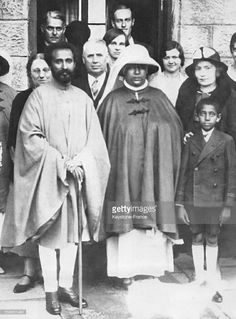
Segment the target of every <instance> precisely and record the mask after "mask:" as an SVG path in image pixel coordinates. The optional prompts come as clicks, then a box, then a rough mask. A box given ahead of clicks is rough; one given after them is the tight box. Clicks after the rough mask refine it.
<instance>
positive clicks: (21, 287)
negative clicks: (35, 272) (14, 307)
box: [13, 275, 36, 294]
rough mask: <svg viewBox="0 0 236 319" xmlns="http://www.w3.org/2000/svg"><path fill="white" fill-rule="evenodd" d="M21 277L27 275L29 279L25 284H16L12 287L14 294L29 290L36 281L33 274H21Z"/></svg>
mask: <svg viewBox="0 0 236 319" xmlns="http://www.w3.org/2000/svg"><path fill="white" fill-rule="evenodd" d="M22 277H27V278H28V279H29V281H28V284H25V285H22V284H16V285H15V287H14V289H13V292H14V293H15V294H18V293H21V292H25V291H27V290H29V289H30V288H32V287H34V284H35V281H36V278H35V276H29V275H23V276H22Z"/></svg>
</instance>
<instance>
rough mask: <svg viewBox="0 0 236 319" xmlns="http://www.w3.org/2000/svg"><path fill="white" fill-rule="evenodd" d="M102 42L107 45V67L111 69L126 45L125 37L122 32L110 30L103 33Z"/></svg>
mask: <svg viewBox="0 0 236 319" xmlns="http://www.w3.org/2000/svg"><path fill="white" fill-rule="evenodd" d="M103 40H104V41H105V42H106V45H107V49H108V53H109V58H110V60H109V65H110V67H111V66H112V65H113V64H114V62H115V61H116V60H117V58H118V57H119V56H120V54H121V52H122V51H123V50H124V48H125V47H126V46H127V45H128V42H127V39H126V35H125V34H124V32H123V31H122V30H119V29H113V28H112V29H110V30H108V31H107V32H106V33H105V35H104V37H103Z"/></svg>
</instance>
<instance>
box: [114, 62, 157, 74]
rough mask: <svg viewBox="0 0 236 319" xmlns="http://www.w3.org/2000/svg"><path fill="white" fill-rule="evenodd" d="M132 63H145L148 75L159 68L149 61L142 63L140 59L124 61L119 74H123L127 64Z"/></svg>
mask: <svg viewBox="0 0 236 319" xmlns="http://www.w3.org/2000/svg"><path fill="white" fill-rule="evenodd" d="M132 64H140V65H146V66H147V67H148V75H150V74H152V73H155V72H157V71H158V70H159V67H158V66H157V65H156V64H151V63H143V62H140V61H132V62H130V63H126V64H125V65H124V66H123V68H122V69H121V70H120V72H119V75H122V76H124V71H125V68H126V67H127V65H132Z"/></svg>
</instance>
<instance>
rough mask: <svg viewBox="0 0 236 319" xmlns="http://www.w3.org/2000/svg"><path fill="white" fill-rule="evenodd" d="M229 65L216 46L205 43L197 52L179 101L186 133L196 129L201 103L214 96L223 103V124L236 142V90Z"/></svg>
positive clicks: (180, 113)
mask: <svg viewBox="0 0 236 319" xmlns="http://www.w3.org/2000/svg"><path fill="white" fill-rule="evenodd" d="M227 68H228V67H227V66H226V64H224V63H223V62H221V60H220V56H219V54H218V52H217V51H216V50H214V49H213V48H209V47H201V48H199V49H197V50H196V51H195V52H194V54H193V62H192V64H191V65H189V66H188V67H187V68H186V69H185V72H186V74H187V75H188V76H189V78H188V79H187V80H186V81H185V82H184V83H183V84H182V86H181V87H180V90H179V95H178V98H177V102H176V110H177V112H178V114H179V116H180V119H181V121H182V124H183V127H184V131H185V133H187V134H189V133H190V134H191V133H194V132H195V131H196V129H197V128H198V121H197V117H196V116H195V115H196V114H195V108H196V105H197V103H198V102H199V101H200V100H201V99H202V98H207V97H211V99H213V100H216V101H217V102H218V103H219V104H220V108H221V114H222V120H221V124H220V127H219V128H220V129H221V130H223V131H225V132H226V133H228V134H229V135H232V137H233V138H234V141H235V142H236V108H235V104H236V92H235V91H234V90H233V89H232V87H231V83H230V80H229V77H228V75H227V73H226V72H227Z"/></svg>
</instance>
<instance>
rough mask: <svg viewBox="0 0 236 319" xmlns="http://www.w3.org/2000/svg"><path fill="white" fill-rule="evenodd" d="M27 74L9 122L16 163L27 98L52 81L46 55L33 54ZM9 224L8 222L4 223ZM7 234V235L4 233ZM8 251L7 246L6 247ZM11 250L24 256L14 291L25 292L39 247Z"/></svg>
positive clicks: (10, 208) (34, 276)
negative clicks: (16, 150)
mask: <svg viewBox="0 0 236 319" xmlns="http://www.w3.org/2000/svg"><path fill="white" fill-rule="evenodd" d="M26 69H27V75H28V78H29V83H30V88H29V89H27V90H25V91H22V92H20V93H19V94H18V95H17V96H16V97H15V99H14V100H13V103H12V109H11V114H10V123H9V134H8V143H7V144H8V149H9V150H10V154H11V158H12V161H13V163H14V151H15V146H16V135H17V128H18V122H19V119H20V116H21V113H22V111H23V108H24V105H25V102H26V100H27V99H28V97H29V95H30V94H31V92H32V91H33V89H34V88H36V87H38V86H40V85H43V84H44V83H46V82H48V81H50V79H51V70H50V68H49V66H48V64H47V63H46V61H45V60H44V55H43V54H42V53H38V54H34V55H32V56H31V57H30V58H29V60H28V63H27V66H26ZM6 215H7V218H6V219H5V222H6V223H10V222H11V219H12V218H14V207H13V188H10V193H9V196H8V202H7V207H6ZM4 225H5V226H7V225H6V224H4ZM4 234H5V235H4ZM11 235H12V234H11V233H8V234H6V233H5V232H3V237H2V243H3V246H7V242H8V239H7V238H9V236H11ZM4 250H6V251H7V248H4ZM11 252H14V253H16V254H18V255H19V256H22V257H24V272H23V275H22V277H21V279H20V281H19V282H18V283H17V284H16V286H15V287H14V289H13V291H14V293H21V292H25V291H27V290H28V289H30V288H31V287H33V286H34V283H35V281H36V280H37V279H38V276H37V269H36V268H37V267H36V264H37V258H38V248H37V245H35V244H32V243H29V242H28V243H26V244H24V245H22V246H18V247H15V248H13V249H11Z"/></svg>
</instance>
